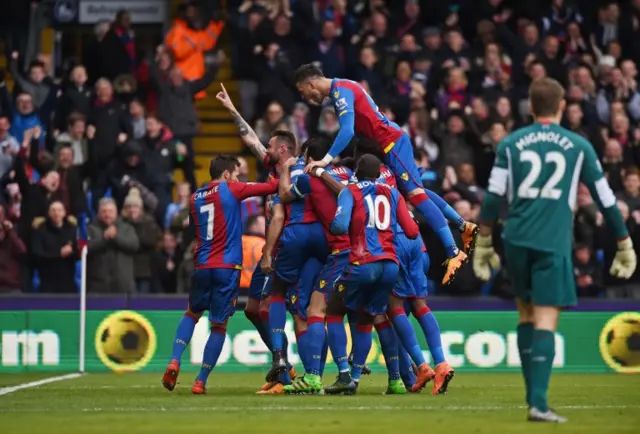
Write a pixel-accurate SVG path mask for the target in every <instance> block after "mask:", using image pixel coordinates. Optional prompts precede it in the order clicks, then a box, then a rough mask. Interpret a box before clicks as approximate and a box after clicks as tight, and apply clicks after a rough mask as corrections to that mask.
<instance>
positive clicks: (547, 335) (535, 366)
mask: <svg viewBox="0 0 640 434" xmlns="http://www.w3.org/2000/svg"><path fill="white" fill-rule="evenodd" d="M555 355H556V342H555V333H554V332H552V331H550V330H534V331H533V345H532V347H531V406H532V407H535V408H537V409H538V410H540V411H541V412H546V411H547V410H549V407H548V405H547V392H548V390H549V380H550V379H551V367H552V366H553V358H554V357H555Z"/></svg>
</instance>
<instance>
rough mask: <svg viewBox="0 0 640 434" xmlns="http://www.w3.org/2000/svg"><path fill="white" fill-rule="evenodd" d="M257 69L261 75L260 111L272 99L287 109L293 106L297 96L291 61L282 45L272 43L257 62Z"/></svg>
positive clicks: (259, 91)
mask: <svg viewBox="0 0 640 434" xmlns="http://www.w3.org/2000/svg"><path fill="white" fill-rule="evenodd" d="M256 68H257V69H256V71H257V73H258V76H259V77H260V81H259V83H258V105H257V109H258V113H262V112H263V111H264V110H265V108H266V107H267V105H268V104H269V103H271V102H272V101H277V102H278V103H280V104H281V105H282V106H283V107H284V108H285V110H290V109H291V108H293V104H294V102H295V96H294V94H293V91H292V89H291V77H292V74H293V72H292V70H291V61H290V60H289V58H288V57H287V55H286V53H285V52H284V51H281V50H280V45H278V44H276V43H273V42H272V43H270V44H269V45H267V46H266V47H265V48H264V50H262V56H261V58H260V60H259V61H258V62H257V63H256Z"/></svg>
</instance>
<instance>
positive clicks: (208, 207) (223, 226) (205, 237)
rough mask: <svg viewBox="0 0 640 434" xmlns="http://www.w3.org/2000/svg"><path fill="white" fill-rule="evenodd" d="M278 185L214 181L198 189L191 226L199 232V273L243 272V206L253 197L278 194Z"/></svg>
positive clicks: (191, 206)
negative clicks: (209, 270) (212, 270)
mask: <svg viewBox="0 0 640 434" xmlns="http://www.w3.org/2000/svg"><path fill="white" fill-rule="evenodd" d="M277 189H278V183H277V182H275V181H272V182H269V183H265V184H255V183H245V182H221V181H213V182H210V183H208V184H207V185H205V186H204V187H202V188H200V189H198V190H197V191H196V192H195V193H194V194H193V195H192V196H191V202H190V203H189V215H190V219H189V221H190V223H191V225H192V226H193V227H194V229H195V243H196V245H195V253H194V255H193V261H194V265H195V268H196V269H201V268H236V269H238V270H241V269H242V221H241V219H240V207H241V206H240V203H241V202H242V200H244V199H246V198H248V197H252V196H264V195H267V194H272V193H275V192H276V190H277Z"/></svg>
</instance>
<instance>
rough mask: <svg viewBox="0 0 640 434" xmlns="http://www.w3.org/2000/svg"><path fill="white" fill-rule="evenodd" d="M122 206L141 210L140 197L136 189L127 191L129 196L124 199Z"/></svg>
mask: <svg viewBox="0 0 640 434" xmlns="http://www.w3.org/2000/svg"><path fill="white" fill-rule="evenodd" d="M124 206H139V207H140V208H142V197H140V192H139V191H138V189H136V188H132V189H131V190H129V194H127V197H126V198H125V199H124Z"/></svg>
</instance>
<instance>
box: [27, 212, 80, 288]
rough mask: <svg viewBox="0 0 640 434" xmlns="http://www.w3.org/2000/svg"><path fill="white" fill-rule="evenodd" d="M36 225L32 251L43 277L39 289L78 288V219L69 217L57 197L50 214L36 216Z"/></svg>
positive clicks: (32, 238) (40, 275)
mask: <svg viewBox="0 0 640 434" xmlns="http://www.w3.org/2000/svg"><path fill="white" fill-rule="evenodd" d="M33 228H34V232H33V235H32V237H31V249H30V253H31V255H32V256H33V259H34V263H35V268H36V269H37V270H38V275H39V277H40V287H39V292H44V293H56V294H60V293H66V292H76V291H77V288H76V284H75V272H76V270H75V269H76V261H77V259H78V242H77V239H76V219H75V218H74V217H67V213H66V210H65V208H64V205H63V204H62V202H59V201H54V202H51V204H50V205H49V212H48V216H47V217H46V218H44V217H38V218H36V219H35V220H34V221H33Z"/></svg>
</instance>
